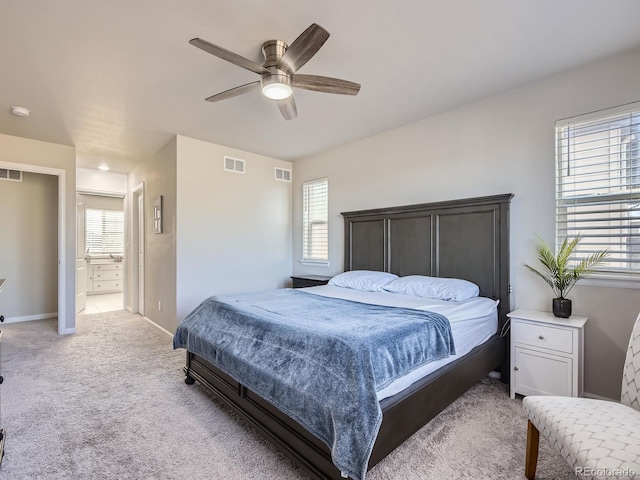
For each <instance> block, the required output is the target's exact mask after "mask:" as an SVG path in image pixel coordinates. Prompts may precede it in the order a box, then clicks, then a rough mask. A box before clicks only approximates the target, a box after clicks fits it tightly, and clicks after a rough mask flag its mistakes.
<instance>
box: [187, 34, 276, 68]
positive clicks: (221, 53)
mask: <svg viewBox="0 0 640 480" xmlns="http://www.w3.org/2000/svg"><path fill="white" fill-rule="evenodd" d="M189 43H190V44H191V45H193V46H194V47H198V48H199V49H200V50H204V51H205V52H207V53H210V54H211V55H215V56H216V57H218V58H221V59H223V60H226V61H227V62H231V63H233V64H235V65H238V66H239V67H242V68H246V69H247V70H251V71H252V72H255V73H257V74H259V75H262V74H263V73H269V70H267V69H266V68H264V67H263V66H262V65H258V64H257V63H256V62H252V61H251V60H249V59H248V58H244V57H243V56H241V55H238V54H237V53H233V52H231V51H229V50H227V49H226V48H222V47H219V46H218V45H214V44H213V43H209V42H207V41H206V40H202V39H201V38H192V39H191V40H189Z"/></svg>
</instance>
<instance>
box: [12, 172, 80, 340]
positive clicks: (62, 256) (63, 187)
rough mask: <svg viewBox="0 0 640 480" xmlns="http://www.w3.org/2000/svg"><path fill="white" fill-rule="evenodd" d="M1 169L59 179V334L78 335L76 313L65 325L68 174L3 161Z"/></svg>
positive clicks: (73, 309)
mask: <svg viewBox="0 0 640 480" xmlns="http://www.w3.org/2000/svg"><path fill="white" fill-rule="evenodd" d="M0 168H8V169H11V170H21V171H23V172H30V173H41V174H44V175H55V176H57V177H58V334H59V335H68V334H71V333H76V317H75V313H74V315H73V318H72V322H70V326H66V325H65V319H66V318H67V264H66V260H67V255H66V251H65V248H66V244H67V242H66V239H67V236H66V232H65V228H66V225H67V201H66V194H67V172H66V170H64V169H61V168H52V167H43V166H40V165H29V164H26V163H13V162H3V161H0ZM74 278H75V277H74ZM73 303H74V305H75V288H74V292H73ZM71 311H72V312H75V307H73V308H72V309H71Z"/></svg>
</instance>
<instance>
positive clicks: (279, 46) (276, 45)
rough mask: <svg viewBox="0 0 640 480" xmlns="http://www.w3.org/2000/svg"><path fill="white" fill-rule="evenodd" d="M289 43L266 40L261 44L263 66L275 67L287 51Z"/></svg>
mask: <svg viewBox="0 0 640 480" xmlns="http://www.w3.org/2000/svg"><path fill="white" fill-rule="evenodd" d="M287 48H289V45H287V44H286V43H284V42H283V41H282V40H268V41H266V42H264V43H263V44H262V54H263V55H264V66H265V67H267V68H268V67H275V66H276V65H278V62H279V61H280V58H281V57H282V55H284V52H286V51H287Z"/></svg>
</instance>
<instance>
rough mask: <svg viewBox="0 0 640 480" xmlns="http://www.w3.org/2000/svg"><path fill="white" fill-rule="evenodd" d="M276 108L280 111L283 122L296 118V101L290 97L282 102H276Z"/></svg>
mask: <svg viewBox="0 0 640 480" xmlns="http://www.w3.org/2000/svg"><path fill="white" fill-rule="evenodd" d="M276 103H277V104H278V108H279V109H280V113H282V116H283V117H284V118H285V120H293V119H294V118H296V117H297V116H298V109H297V108H296V101H295V100H294V98H293V95H291V96H290V97H289V98H285V99H284V100H277V101H276Z"/></svg>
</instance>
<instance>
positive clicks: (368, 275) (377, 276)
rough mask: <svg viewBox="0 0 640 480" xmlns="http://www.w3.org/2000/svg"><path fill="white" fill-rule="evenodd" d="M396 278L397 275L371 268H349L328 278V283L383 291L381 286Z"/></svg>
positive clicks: (355, 288)
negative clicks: (347, 270) (348, 270)
mask: <svg viewBox="0 0 640 480" xmlns="http://www.w3.org/2000/svg"><path fill="white" fill-rule="evenodd" d="M397 278H398V276H397V275H394V274H393V273H387V272H376V271H373V270H351V271H350V272H344V273H340V274H339V275H336V276H335V277H333V278H332V279H331V280H329V285H333V286H335V287H343V288H353V289H354V290H362V291H364V292H383V291H384V290H383V289H382V287H383V286H384V285H386V284H387V283H389V282H390V281H392V280H395V279H397Z"/></svg>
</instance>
